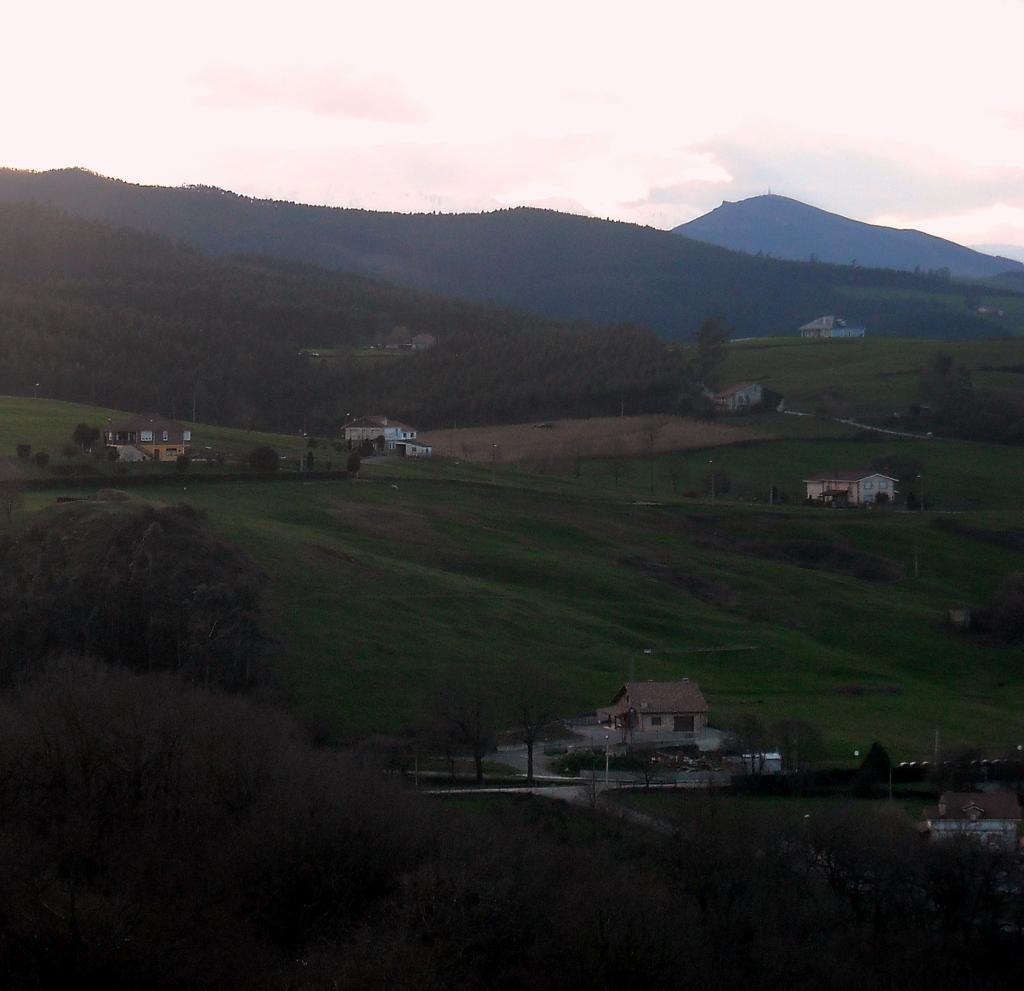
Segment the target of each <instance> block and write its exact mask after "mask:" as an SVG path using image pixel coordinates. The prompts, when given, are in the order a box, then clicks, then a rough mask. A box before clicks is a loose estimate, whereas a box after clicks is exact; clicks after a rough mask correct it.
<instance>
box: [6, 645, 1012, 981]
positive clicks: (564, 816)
mask: <svg viewBox="0 0 1024 991" xmlns="http://www.w3.org/2000/svg"><path fill="white" fill-rule="evenodd" d="M868 808H869V811H868V813H863V812H859V813H854V812H852V811H849V810H847V809H844V808H841V807H840V808H836V809H834V810H832V811H829V810H825V811H822V812H820V813H819V812H815V814H814V815H813V816H811V817H809V818H803V817H799V816H797V817H788V816H785V815H779V814H777V813H772V812H760V811H751V810H750V808H749V803H735V802H733V801H731V800H728V799H721V798H711V797H707V796H695V797H694V798H693V800H692V801H688V802H685V803H681V804H680V806H679V808H678V810H677V811H675V812H672V813H667V815H668V816H669V819H668V820H667V822H668V825H667V826H666V828H665V830H664V831H659V830H653V829H647V828H645V827H644V826H642V825H638V824H636V823H634V822H631V821H629V820H620V819H618V818H616V817H615V816H614V815H612V814H609V813H606V812H604V811H602V810H601V809H594V810H588V809H586V808H572V807H569V806H565V805H561V804H556V803H553V802H550V801H549V800H547V799H543V798H531V799H521V800H513V801H510V802H506V801H501V802H497V803H492V804H488V803H483V804H482V805H481V803H479V802H474V803H472V804H471V805H470V806H469V807H462V806H460V805H459V804H458V803H456V804H454V805H446V804H443V803H440V802H438V801H436V800H434V801H431V800H427V799H424V798H421V797H419V796H417V795H414V794H412V793H409V792H406V791H403V790H401V788H400V787H399V785H398V784H397V783H396V782H395V781H394V780H389V779H387V778H385V777H384V776H383V775H381V774H380V773H378V772H377V771H376V770H375V769H373V768H372V767H371V766H368V765H367V764H365V763H363V762H360V761H359V760H357V759H356V758H354V757H352V756H349V755H346V754H344V753H340V752H334V751H324V750H317V749H314V748H312V747H311V746H310V745H309V744H308V743H307V742H306V741H305V739H304V738H303V736H302V735H301V733H299V732H298V731H297V730H296V728H295V726H294V725H293V724H292V723H291V722H290V721H289V720H288V719H286V718H284V717H283V716H280V715H277V714H275V713H273V712H271V711H268V710H266V709H263V708H259V707H257V706H255V705H253V704H252V703H250V702H247V701H245V700H243V699H240V698H237V697H236V698H230V697H226V696H224V695H221V694H218V693H216V692H212V691H210V690H206V689H200V688H188V687H185V686H183V685H182V683H181V682H180V681H177V680H175V679H173V677H172V676H170V675H168V674H150V675H145V674H135V673H131V672H128V671H125V670H123V669H122V670H118V669H115V668H111V667H107V666H103V665H99V664H95V663H89V662H85V661H82V660H73V659H70V658H64V659H61V660H59V661H55V662H53V663H51V664H50V665H49V666H48V667H45V668H44V669H43V670H42V671H41V672H39V673H38V675H37V676H36V677H34V678H33V679H31V680H30V681H28V682H26V683H23V684H22V685H21V686H20V687H19V688H18V689H17V690H16V691H13V692H10V693H8V694H7V695H6V696H5V697H4V698H3V699H2V701H0V810H2V815H0V850H2V853H3V856H2V857H0V958H2V959H3V962H4V979H5V986H6V987H9V988H17V989H21V988H48V987H68V986H101V987H105V988H110V989H121V988H123V989H135V988H140V987H146V988H153V989H163V988H167V989H172V988H186V987H187V988H247V989H259V988H317V989H319V988H324V989H326V988H351V989H381V991H383V989H393V988H413V987H416V988H421V989H436V991H441V989H453V988H461V989H475V988H482V987H487V988H493V989H505V988H507V989H513V988H523V987H531V988H537V989H542V991H543V989H552V991H564V989H565V988H569V987H587V988H596V989H609V991H610V989H622V988H637V989H639V988H647V987H656V986H663V987H677V986H679V984H680V982H681V981H682V980H683V979H684V978H685V982H686V983H687V984H688V985H690V984H693V985H697V986H703V987H709V988H710V987H714V988H722V989H733V988H737V989H738V988H745V989H775V988H782V987H786V988H795V989H804V988H806V989H815V991H817V989H819V988H821V987H823V986H828V987H830V988H833V989H836V991H846V989H849V991H861V989H863V988H864V987H877V988H901V989H914V988H921V989H928V991H947V989H948V991H953V989H956V991H959V989H962V988H967V987H970V988H974V989H995V988H1004V987H1007V988H1008V987H1013V986H1015V982H1018V981H1019V980H1020V978H1021V976H1022V960H1024V955H1022V950H1024V941H1022V931H1021V927H1022V924H1024V911H1022V910H1024V898H1022V896H1021V894H1020V884H1021V878H1020V876H1019V865H1018V864H1015V863H1014V862H1012V861H1011V860H1010V859H1008V858H1000V857H998V856H995V855H990V854H986V853H983V852H982V851H981V850H980V849H978V848H976V847H973V846H968V845H965V846H957V845H949V846H944V847H943V846H936V845H928V844H924V843H922V841H921V839H920V838H919V837H918V836H917V834H916V832H915V830H914V828H913V824H912V823H911V822H910V821H909V820H907V819H906V818H904V817H901V816H900V815H892V814H889V812H888V810H887V809H886V808H884V807H882V803H879V804H878V806H877V808H876V807H874V806H871V805H870V804H869V806H868ZM873 809H874V811H872V810H873Z"/></svg>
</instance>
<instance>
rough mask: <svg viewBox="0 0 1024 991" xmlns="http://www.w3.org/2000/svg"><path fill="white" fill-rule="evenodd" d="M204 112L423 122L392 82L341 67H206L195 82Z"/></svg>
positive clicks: (415, 105) (421, 111)
mask: <svg viewBox="0 0 1024 991" xmlns="http://www.w3.org/2000/svg"><path fill="white" fill-rule="evenodd" d="M197 82H198V83H199V85H200V87H201V89H202V94H201V96H200V98H199V103H200V105H202V106H207V107H223V108H231V109H264V108H272V107H279V108H284V109H287V110H301V111H305V112H307V113H311V114H317V115H320V116H323V117H334V118H338V119H348V120H367V121H381V122H387V123H415V122H418V121H422V120H425V119H426V117H427V114H426V111H425V109H424V108H423V107H422V106H420V105H419V104H418V103H417V102H416V101H415V100H414V99H413V98H412V97H411V96H409V94H408V93H407V92H406V91H405V90H404V89H403V88H402V87H401V85H400V84H399V83H398V82H396V81H395V80H394V79H390V78H388V77H385V76H368V75H363V76H360V75H357V74H355V73H353V72H351V71H349V70H346V69H344V68H341V67H333V68H330V67H328V68H320V69H304V68H299V67H294V66H292V67H281V68H278V69H275V70H268V69H254V68H246V67H242V66H227V65H217V66H208V67H207V68H205V69H204V70H203V71H201V72H200V73H199V75H198V77H197Z"/></svg>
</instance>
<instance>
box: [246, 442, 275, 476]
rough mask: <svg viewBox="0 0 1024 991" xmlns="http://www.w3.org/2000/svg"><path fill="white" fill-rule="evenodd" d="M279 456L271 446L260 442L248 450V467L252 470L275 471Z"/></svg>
mask: <svg viewBox="0 0 1024 991" xmlns="http://www.w3.org/2000/svg"><path fill="white" fill-rule="evenodd" d="M280 464H281V458H280V455H278V453H277V451H275V450H274V449H273V448H272V447H268V446H267V445H266V444H261V445H260V446H259V447H254V448H253V449H252V450H251V451H250V452H249V467H250V468H252V469H253V471H277V469H278V467H280Z"/></svg>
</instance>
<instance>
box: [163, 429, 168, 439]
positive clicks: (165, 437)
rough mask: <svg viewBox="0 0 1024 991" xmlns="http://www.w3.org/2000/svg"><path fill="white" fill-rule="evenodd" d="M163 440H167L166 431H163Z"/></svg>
mask: <svg viewBox="0 0 1024 991" xmlns="http://www.w3.org/2000/svg"><path fill="white" fill-rule="evenodd" d="M164 440H167V431H166V430H165V431H164Z"/></svg>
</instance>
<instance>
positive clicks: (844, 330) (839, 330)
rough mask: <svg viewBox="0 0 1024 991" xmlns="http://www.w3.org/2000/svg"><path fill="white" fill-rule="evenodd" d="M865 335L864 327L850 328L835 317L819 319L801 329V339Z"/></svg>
mask: <svg viewBox="0 0 1024 991" xmlns="http://www.w3.org/2000/svg"><path fill="white" fill-rule="evenodd" d="M865 333H866V331H865V330H864V328H863V327H848V326H847V325H846V321H845V320H843V319H841V318H840V317H833V316H828V317H818V318H817V319H816V320H812V321H811V322H810V323H805V324H804V325H803V326H802V327H801V328H800V336H801V337H816V338H826V337H827V338H835V337H863V336H864V334H865Z"/></svg>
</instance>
